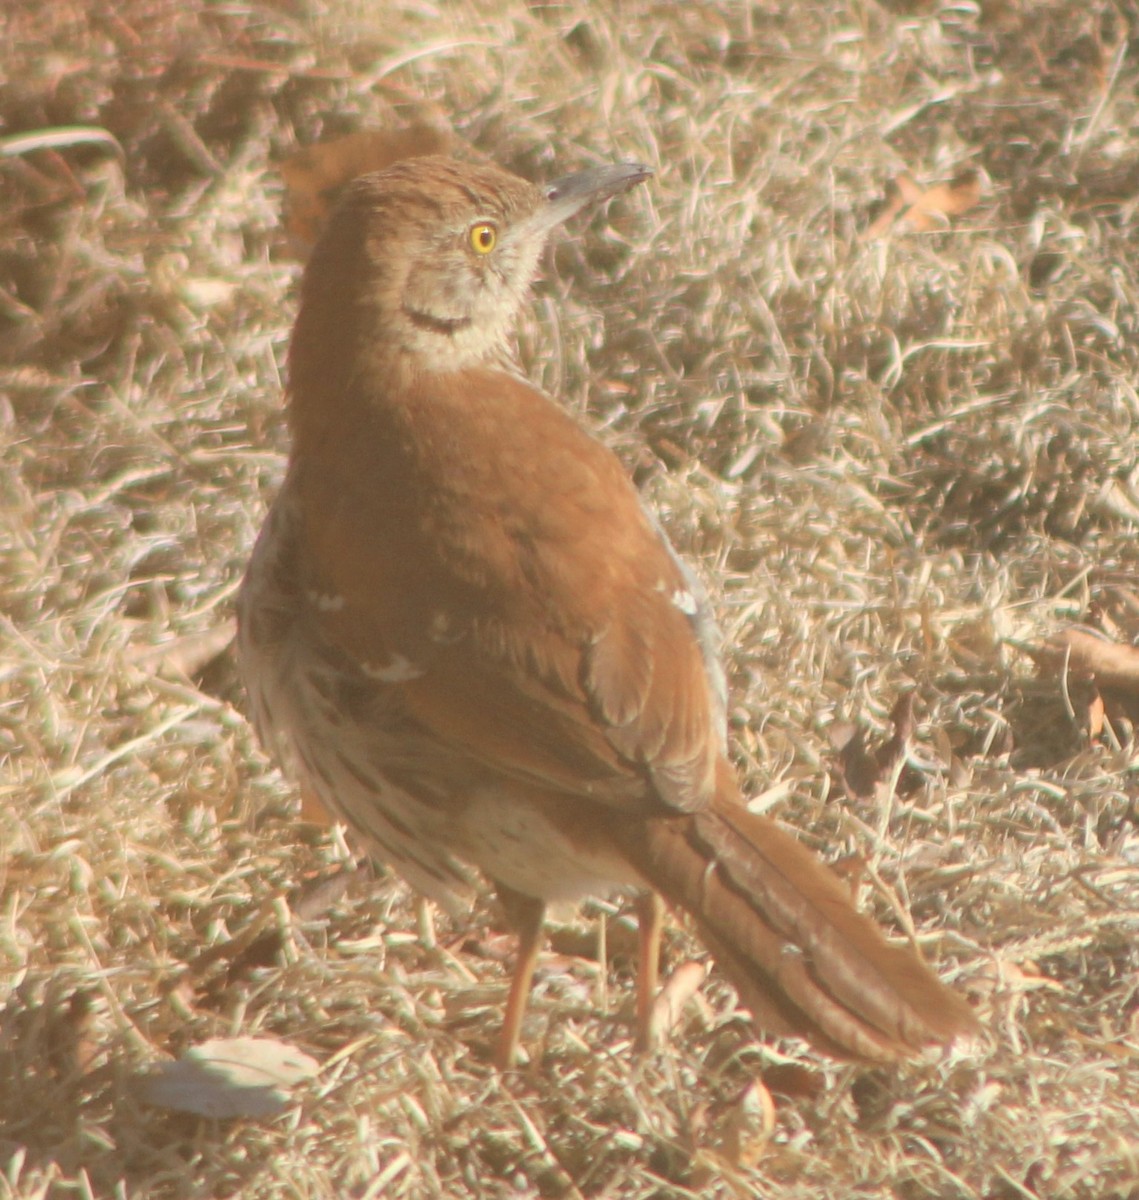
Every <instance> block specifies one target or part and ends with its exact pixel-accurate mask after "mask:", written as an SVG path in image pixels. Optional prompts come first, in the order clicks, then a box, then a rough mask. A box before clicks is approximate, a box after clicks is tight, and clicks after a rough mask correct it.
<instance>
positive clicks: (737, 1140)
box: [724, 1079, 775, 1167]
mask: <svg viewBox="0 0 1139 1200" xmlns="http://www.w3.org/2000/svg"><path fill="white" fill-rule="evenodd" d="M774 1132H775V1101H774V1100H773V1099H772V1098H771V1093H770V1092H769V1091H768V1090H767V1088H766V1087H764V1085H763V1084H762V1083H761V1082H760V1081H759V1080H758V1079H753V1080H752V1081H751V1083H749V1084H748V1085H747V1087H746V1088H744V1090H743V1091H742V1092H741V1093H740V1095H739V1097H738V1098H737V1100H736V1102H735V1104H733V1105H732V1108H731V1111H730V1112H729V1113H728V1119H727V1120H726V1121H725V1122H724V1157H725V1158H726V1159H727V1160H728V1162H729V1163H731V1165H732V1166H733V1167H754V1166H755V1165H756V1163H758V1162H759V1160H760V1159H761V1158H762V1157H763V1152H764V1151H765V1150H766V1149H767V1143H768V1142H769V1141H771V1135H772V1134H773V1133H774Z"/></svg>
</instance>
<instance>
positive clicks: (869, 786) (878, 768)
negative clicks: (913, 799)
mask: <svg viewBox="0 0 1139 1200" xmlns="http://www.w3.org/2000/svg"><path fill="white" fill-rule="evenodd" d="M890 720H891V721H893V723H894V733H893V736H892V737H890V738H888V739H887V740H886V741H884V742H883V743H882V744H881V745H880V746H878V747H877V748H876V749H874V750H871V749H870V748H869V747H868V746H867V744H866V732H865V729H864V728H863V727H862V726H861V725H858V726H854V727H853V732H850V733H849V734H847V733H846V728H847V727H838V726H836V727H835V728H834V729H832V733H831V743H832V745H834V746H835V749H836V750H838V752H839V753H838V756H837V763H838V776H839V779H840V780H841V781H842V785H843V787H844V788H845V789H846V794H847V795H848V796H849V797H850V798H851V799H852V800H872V799H874V798H875V796H876V795H877V794H878V791H879V789H880V788H881V787H882V786H883V785H884V784H885V783H886V782H887V781H888V780H889V778H890V776H891V775H892V774H893V772H894V768H895V767H896V766H897V765H898V763H899V761H901V760H902V759H904V758H905V756H906V753H907V751H908V750H909V745H910V739H911V738H912V737H913V731H914V693H913V691H912V689H911V690H909V691H906V692H903V693H902V694H901V695H900V696H899V697H898V699H897V702H896V703H895V704H894V707H893V710H892V711H891V713H890Z"/></svg>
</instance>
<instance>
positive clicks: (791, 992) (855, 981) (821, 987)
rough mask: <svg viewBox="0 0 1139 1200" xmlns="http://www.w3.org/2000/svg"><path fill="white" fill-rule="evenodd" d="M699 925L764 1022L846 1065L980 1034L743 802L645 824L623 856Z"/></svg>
mask: <svg viewBox="0 0 1139 1200" xmlns="http://www.w3.org/2000/svg"><path fill="white" fill-rule="evenodd" d="M623 849H624V850H625V853H626V854H627V855H628V858H629V860H630V862H632V863H633V865H634V866H635V867H636V868H637V869H638V871H640V872H641V874H642V875H643V876H644V877H645V879H646V881H647V882H649V883H650V884H651V885H652V886H653V887H654V888H656V889H657V890H658V891H659V892H660V893H661V894H662V895H663V896H664V898H665V900H666V901H667V902H668V903H669V904H671V905H673V906H675V907H677V908H680V909H683V910H684V911H685V912H687V913H688V914H689V915H690V916H691V917H692V918H693V920H694V921H695V922H696V927H697V929H698V931H699V933H700V936H701V937H702V938H703V940H704V942H705V943H706V945H707V946H708V949H709V950H711V952H712V954H713V956H714V957H715V959H716V961H717V963H718V964H719V966H720V967H721V969H722V970H723V971H724V973H725V974H726V975H727V976H728V978H729V979H730V980H731V981H732V983H733V984H734V985H735V986H736V988H737V989H738V990H739V992H740V997H741V999H742V1000H743V1002H744V1004H745V1005H746V1006H747V1007H748V1008H750V1009H751V1011H752V1013H753V1015H754V1017H755V1021H756V1024H757V1025H758V1026H759V1027H760V1028H762V1029H765V1030H767V1031H768V1032H769V1033H776V1034H795V1035H798V1036H801V1037H805V1038H807V1039H809V1040H810V1041H811V1042H812V1043H813V1044H814V1045H815V1046H817V1047H818V1048H819V1049H820V1050H823V1051H826V1052H827V1053H830V1054H833V1055H836V1056H838V1057H840V1058H855V1059H864V1060H869V1061H872V1062H892V1061H894V1060H896V1059H898V1058H903V1057H906V1056H908V1055H911V1054H913V1053H915V1052H916V1051H918V1050H920V1049H921V1048H922V1047H923V1046H926V1045H929V1044H932V1043H944V1042H948V1041H951V1040H952V1039H953V1038H954V1037H955V1036H956V1035H958V1034H965V1033H969V1032H972V1031H974V1030H976V1028H977V1020H976V1017H975V1016H974V1015H973V1010H972V1009H971V1008H970V1007H969V1005H968V1004H967V1003H966V1002H965V1000H963V999H962V998H961V997H960V996H958V995H957V994H956V993H955V992H953V991H952V990H950V989H949V988H948V987H946V986H945V984H943V983H942V982H941V980H939V979H938V978H937V976H936V975H935V974H934V973H933V972H932V971H931V970H930V969H929V968H928V967H927V966H926V965H925V964H924V963H923V962H922V961H921V959H920V958H918V956H917V955H916V954H915V953H914V952H913V951H912V950H911V949H909V948H908V947H905V946H897V945H891V944H890V943H889V942H887V941H886V939H885V937H884V936H883V935H882V932H881V931H880V930H879V928H878V927H877V925H875V924H874V922H873V921H872V920H871V919H870V918H869V917H867V916H865V915H864V914H862V913H860V912H859V911H858V910H857V909H856V908H855V907H854V904H853V903H852V901H851V899H850V895H849V893H848V891H847V889H846V887H845V886H844V885H843V883H842V882H841V881H840V880H839V878H838V876H836V875H835V874H834V873H833V872H832V871H831V870H830V869H829V868H828V867H827V866H826V865H825V864H824V863H822V862H821V861H820V860H819V859H818V858H816V857H815V855H814V854H813V853H812V852H811V851H810V850H808V849H807V848H806V847H805V846H803V845H802V844H801V843H800V842H798V841H796V840H795V838H793V837H791V836H790V835H789V834H787V833H784V832H783V830H781V829H780V828H779V827H778V826H777V825H776V824H774V822H772V821H771V820H769V819H768V818H766V817H762V816H757V815H756V814H754V813H749V812H748V811H747V810H746V809H745V808H743V807H742V805H740V804H738V803H736V802H718V803H716V804H714V805H713V807H712V808H711V809H710V810H708V811H706V812H700V813H693V814H688V815H682V816H675V817H663V818H658V819H656V820H651V821H649V822H647V823H638V826H637V829H636V831H635V833H633V834H632V835H631V836H630V837H629V838H628V844H627V845H625V846H624V847H623Z"/></svg>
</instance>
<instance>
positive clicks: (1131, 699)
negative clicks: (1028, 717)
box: [1028, 629, 1139, 738]
mask: <svg viewBox="0 0 1139 1200" xmlns="http://www.w3.org/2000/svg"><path fill="white" fill-rule="evenodd" d="M1028 653H1029V654H1030V655H1031V657H1032V659H1033V660H1034V661H1035V663H1036V665H1037V666H1038V667H1039V668H1040V671H1041V674H1044V675H1047V674H1053V675H1055V676H1056V677H1057V679H1058V680H1059V681H1060V683H1061V686H1063V687H1064V689H1065V692H1066V694H1068V695H1069V696H1070V695H1071V693H1070V692H1069V691H1068V684H1069V681H1074V682H1077V683H1090V684H1092V685H1094V686H1093V688H1092V690H1091V692H1090V693H1089V694H1087V695H1086V697H1084V698H1082V699H1081V708H1082V712H1081V713H1080V715H1081V716H1082V718H1083V724H1084V726H1085V727H1086V728H1087V729H1088V731H1089V734H1090V736H1091V737H1092V738H1095V737H1098V736H1099V735H1100V734H1101V733H1102V732H1103V729H1104V723H1105V721H1116V720H1119V719H1120V718H1124V719H1126V720H1128V721H1130V722H1131V723H1132V724H1135V723H1139V647H1136V646H1129V645H1127V644H1126V643H1123V642H1113V641H1110V640H1108V639H1107V638H1104V637H1100V636H1099V635H1097V634H1096V633H1093V632H1092V631H1090V630H1087V629H1064V630H1061V631H1060V632H1059V633H1056V634H1053V635H1052V637H1050V638H1049V639H1048V640H1047V641H1046V642H1043V643H1041V644H1040V645H1037V646H1030V647H1029V648H1028ZM1073 707H1075V701H1074V700H1073Z"/></svg>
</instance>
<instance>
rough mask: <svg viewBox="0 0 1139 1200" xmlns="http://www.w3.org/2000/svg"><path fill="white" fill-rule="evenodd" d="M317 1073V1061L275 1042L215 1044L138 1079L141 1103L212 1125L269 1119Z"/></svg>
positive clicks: (189, 1052)
mask: <svg viewBox="0 0 1139 1200" xmlns="http://www.w3.org/2000/svg"><path fill="white" fill-rule="evenodd" d="M319 1069H320V1064H319V1063H318V1062H317V1061H316V1059H315V1058H310V1057H309V1055H307V1054H304V1053H302V1052H301V1051H300V1050H298V1049H297V1048H296V1047H295V1046H290V1045H289V1044H288V1043H287V1042H281V1041H278V1040H277V1039H276V1038H250V1037H239V1038H214V1039H212V1040H211V1041H208V1042H202V1044H201V1045H200V1046H194V1047H193V1048H192V1049H190V1050H187V1051H186V1053H185V1054H183V1055H182V1057H181V1058H180V1059H179V1060H178V1061H177V1062H167V1063H156V1064H155V1065H154V1066H153V1067H152V1068H151V1069H150V1071H149V1072H148V1073H147V1074H146V1075H145V1076H143V1078H142V1081H141V1082H142V1097H143V1099H144V1100H145V1101H146V1102H147V1103H148V1104H156V1105H158V1106H159V1107H161V1108H172V1109H175V1110H176V1111H178V1112H189V1113H196V1114H197V1115H198V1116H201V1117H213V1118H214V1119H216V1120H226V1119H229V1118H232V1117H273V1116H276V1115H277V1114H278V1113H280V1112H283V1111H284V1109H285V1108H287V1107H288V1105H289V1103H290V1101H291V1100H292V1098H293V1095H292V1089H293V1087H294V1086H295V1085H296V1084H298V1083H301V1082H303V1081H304V1080H306V1079H311V1078H312V1076H313V1075H315V1074H316V1073H317V1071H318V1070H319Z"/></svg>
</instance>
